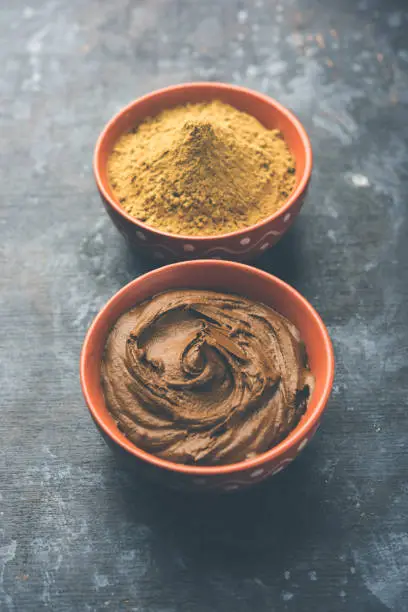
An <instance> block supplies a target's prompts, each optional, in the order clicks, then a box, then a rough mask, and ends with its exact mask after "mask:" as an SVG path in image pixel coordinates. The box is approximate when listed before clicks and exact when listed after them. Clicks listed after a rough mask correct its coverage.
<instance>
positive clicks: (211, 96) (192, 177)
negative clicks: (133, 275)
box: [93, 83, 312, 262]
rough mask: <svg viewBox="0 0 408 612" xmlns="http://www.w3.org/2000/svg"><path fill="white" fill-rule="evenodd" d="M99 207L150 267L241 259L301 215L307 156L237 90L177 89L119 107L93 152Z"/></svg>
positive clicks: (298, 127)
mask: <svg viewBox="0 0 408 612" xmlns="http://www.w3.org/2000/svg"><path fill="white" fill-rule="evenodd" d="M93 166H94V174H95V179H96V184H97V187H98V190H99V192H100V195H101V199H102V202H103V204H104V206H105V208H106V210H107V212H108V213H109V216H110V217H111V219H112V221H113V223H114V224H115V225H116V226H117V228H118V229H119V231H120V232H121V233H122V234H123V235H124V236H125V238H126V239H127V241H128V243H129V244H130V245H131V246H132V247H134V248H135V249H137V250H139V251H141V252H142V253H143V254H144V255H148V256H151V257H153V258H155V259H156V260H157V261H163V262H171V261H177V260H180V259H200V258H219V259H232V260H237V261H245V260H250V259H253V258H255V257H256V256H258V255H260V254H262V253H263V252H265V251H266V250H267V249H269V248H270V247H271V246H273V245H274V244H275V243H276V242H277V241H278V240H279V239H280V238H281V237H282V235H283V234H284V233H285V232H286V231H287V230H288V228H289V227H290V226H291V224H292V223H293V221H294V219H295V217H296V216H297V214H298V213H299V211H300V208H301V206H302V203H303V200H304V196H305V194H306V191H307V187H308V184H309V181H310V176H311V172H312V149H311V145H310V141H309V138H308V136H307V133H306V131H305V129H304V127H303V126H302V124H301V123H300V121H299V120H298V119H297V118H296V117H295V116H294V115H293V113H291V112H290V111H289V110H288V109H287V108H285V107H284V106H282V105H281V104H279V102H277V101H275V100H273V99H272V98H269V97H268V96H265V95H263V94H261V93H257V92H255V91H252V90H250V89H246V88H244V87H238V86H234V85H228V84H223V83H185V84H182V85H176V86H172V87H167V88H165V89H161V90H159V91H154V92H152V93H150V94H147V95H145V96H143V97H141V98H138V99H137V100H135V101H134V102H132V103H131V104H129V105H128V106H126V107H125V108H124V109H122V110H121V111H120V112H119V113H118V114H117V115H116V116H115V117H113V119H111V121H109V123H108V124H107V125H106V127H105V128H104V129H103V131H102V133H101V135H100V137H99V139H98V141H97V144H96V148H95V153H94V162H93Z"/></svg>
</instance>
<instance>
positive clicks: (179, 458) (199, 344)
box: [80, 260, 334, 491]
mask: <svg viewBox="0 0 408 612" xmlns="http://www.w3.org/2000/svg"><path fill="white" fill-rule="evenodd" d="M333 375H334V357H333V350H332V345H331V341H330V339H329V336H328V333H327V330H326V327H325V325H324V323H323V322H322V320H321V318H320V317H319V315H318V314H317V312H316V311H315V310H314V308H313V307H312V306H311V305H310V304H309V302H307V301H306V300H305V298H303V297H302V296H301V295H300V294H299V293H298V292H297V291H295V289H293V288H292V287H290V286H289V285H287V284H286V283H285V282H283V281H282V280H280V279H278V278H276V277H274V276H272V275H270V274H267V273H266V272H263V271H261V270H257V269H254V268H252V267H249V266H246V265H245V264H241V263H233V262H226V261H216V260H199V261H189V262H180V263H176V264H171V265H168V266H165V267H162V268H159V269H156V270H154V271H152V272H149V273H147V274H144V275H143V276H141V277H139V278H137V279H136V280H134V281H132V282H131V283H129V284H128V285H126V286H125V287H124V288H123V289H121V290H120V291H119V292H118V293H116V294H115V295H114V296H113V297H112V298H111V300H110V301H109V302H108V303H107V304H106V306H105V307H104V308H103V309H102V310H101V311H100V313H99V314H98V315H97V317H96V318H95V320H94V322H93V323H92V325H91V327H90V329H89V331H88V333H87V335H86V338H85V341H84V344H83V348H82V353H81V361H80V378H81V385H82V391H83V394H84V397H85V400H86V403H87V405H88V408H89V411H90V413H91V416H92V418H93V420H94V422H95V424H96V426H97V428H98V429H99V431H100V433H101V434H102V436H103V437H104V439H105V441H106V442H107V443H108V445H109V446H110V447H111V448H112V449H113V450H114V451H115V452H116V454H117V456H118V457H119V458H121V459H122V460H123V462H124V463H125V464H126V465H127V466H128V467H131V468H134V469H135V470H136V471H137V472H138V473H139V474H141V475H144V474H145V475H146V476H147V477H148V478H151V479H153V480H156V481H160V482H162V483H163V484H165V485H168V486H170V487H173V488H179V489H187V490H215V491H234V490H237V489H241V488H243V487H247V486H249V485H252V484H254V483H257V482H259V481H261V480H264V479H265V478H267V477H268V476H271V475H273V474H277V473H278V472H280V471H282V470H283V469H284V468H285V467H286V466H287V465H288V464H289V463H290V462H291V461H293V460H294V459H295V458H296V457H297V455H298V454H299V453H300V452H301V451H302V450H303V449H304V448H305V446H306V445H307V444H308V443H309V442H310V440H311V439H312V437H313V435H314V434H315V432H316V430H317V428H318V426H319V423H320V420H321V417H322V414H323V412H324V410H325V407H326V404H327V401H328V398H329V395H330V392H331V388H332V382H333Z"/></svg>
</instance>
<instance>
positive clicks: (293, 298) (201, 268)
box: [80, 260, 334, 491]
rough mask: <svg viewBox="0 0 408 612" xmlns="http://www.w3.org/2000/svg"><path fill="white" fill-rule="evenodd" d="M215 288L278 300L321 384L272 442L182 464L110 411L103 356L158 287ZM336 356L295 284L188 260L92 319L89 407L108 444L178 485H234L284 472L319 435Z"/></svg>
mask: <svg viewBox="0 0 408 612" xmlns="http://www.w3.org/2000/svg"><path fill="white" fill-rule="evenodd" d="M180 287H181V288H201V289H203V288H204V289H213V290H219V291H225V292H231V293H238V294H241V295H245V296H247V297H248V298H250V299H253V300H256V301H259V302H263V303H264V304H267V305H268V306H272V307H273V308H276V310H278V311H279V312H280V313H282V314H283V315H285V316H286V317H287V318H288V319H289V320H290V321H292V322H293V323H294V324H295V325H296V326H297V327H298V329H299V330H300V333H301V337H302V339H303V341H304V342H305V345H306V350H307V354H308V357H309V363H310V368H311V370H312V372H313V374H314V377H315V380H316V385H315V389H314V391H313V394H312V396H311V398H310V401H309V405H308V408H307V411H306V413H305V415H304V416H303V417H302V419H301V420H300V422H299V424H298V425H297V427H296V428H295V429H294V430H293V431H292V432H291V433H290V434H289V436H288V437H287V438H285V439H284V440H283V441H282V442H280V444H278V445H277V446H275V447H273V448H272V449H271V450H269V451H267V452H266V453H263V454H261V455H258V456H257V457H255V458H253V459H248V460H246V461H242V462H240V463H234V464H231V465H220V466H211V467H201V466H200V467H196V466H191V465H182V464H178V463H173V462H171V461H166V460H164V459H160V458H158V457H156V456H154V455H151V454H150V453H147V452H145V451H143V450H142V449H140V448H138V447H136V446H135V445H134V444H133V443H132V442H130V441H129V440H128V439H127V438H126V437H125V436H124V435H123V434H122V433H121V432H120V431H119V429H118V428H117V426H116V424H115V421H114V419H113V418H112V416H111V415H110V413H109V411H108V409H107V407H106V404H105V399H104V394H103V390H102V386H101V380H100V378H101V359H102V355H103V351H104V347H105V343H106V340H107V336H108V334H109V331H110V329H111V328H112V326H113V325H114V323H115V322H116V320H117V319H118V318H119V317H120V315H121V314H122V313H124V312H125V311H127V310H129V309H130V308H131V307H132V306H134V305H135V304H137V303H139V302H141V301H143V300H145V299H147V298H148V297H151V296H154V295H156V294H157V293H160V292H163V291H166V290H169V289H176V288H180ZM333 375H334V357H333V349H332V345H331V342H330V338H329V335H328V333H327V330H326V327H325V326H324V324H323V322H322V320H321V318H320V317H319V315H318V314H317V313H316V311H315V310H314V308H313V307H312V306H311V305H310V304H309V302H307V301H306V300H305V298H303V297H302V296H301V295H300V294H299V293H298V292H297V291H295V289H293V288H292V287H290V286H289V285H287V284H286V283H284V282H283V281H282V280H279V279H278V278H276V277H275V276H271V275H270V274H267V273H266V272H262V271H260V270H256V269H254V268H252V267H249V266H246V265H244V264H239V263H233V262H227V261H214V260H202V261H189V262H182V263H177V264H172V265H169V266H165V267H163V268H159V269H157V270H154V271H153V272H149V273H147V274H144V275H143V276H140V277H139V278H137V279H136V280H134V281H132V282H131V283H129V284H128V285H126V286H125V287H123V289H121V290H120V291H119V292H118V293H116V295H114V296H113V298H111V300H110V301H109V302H108V303H107V304H106V306H105V307H104V308H103V309H102V310H101V311H100V313H99V314H98V315H97V317H96V318H95V320H94V322H93V323H92V325H91V327H90V329H89V331H88V333H87V335H86V338H85V341H84V345H83V348H82V353H81V365H80V376H81V384H82V391H83V394H84V396H85V400H86V403H87V405H88V408H89V411H90V413H91V415H92V418H93V420H94V421H95V423H96V425H97V427H98V428H99V430H100V432H101V433H102V435H103V437H104V438H105V440H106V441H107V442H108V444H109V445H110V446H111V447H112V448H113V450H115V451H116V452H117V454H118V455H119V456H120V457H121V458H122V459H123V460H124V461H125V462H126V463H127V464H128V466H130V467H133V468H136V469H137V470H139V471H140V472H142V473H145V474H146V475H147V476H148V477H151V478H152V479H155V480H159V481H161V482H162V483H163V484H165V485H169V486H171V487H174V488H180V489H189V490H193V489H196V490H220V491H234V490H236V489H240V488H242V487H247V486H248V485H252V484H254V483H256V482H259V481H261V480H263V479H264V478H267V477H268V476H271V475H272V474H277V473H278V472H280V471H281V470H283V468H284V467H286V466H287V465H288V464H289V463H290V462H291V461H293V459H294V458H295V457H296V456H297V455H298V454H299V453H300V452H301V450H302V449H303V448H304V447H305V446H306V444H307V443H308V442H309V441H310V440H311V438H312V437H313V435H314V433H315V431H316V429H317V428H318V426H319V423H320V419H321V417H322V414H323V411H324V409H325V407H326V404H327V400H328V399H329V395H330V391H331V388H332V383H333Z"/></svg>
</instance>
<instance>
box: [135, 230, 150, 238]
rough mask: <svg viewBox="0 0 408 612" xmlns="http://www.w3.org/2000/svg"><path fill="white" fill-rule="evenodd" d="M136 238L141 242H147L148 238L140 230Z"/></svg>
mask: <svg viewBox="0 0 408 612" xmlns="http://www.w3.org/2000/svg"><path fill="white" fill-rule="evenodd" d="M136 237H137V238H139V240H147V238H146V236H145V235H144V233H143V232H141V231H139V230H138V231H137V232H136Z"/></svg>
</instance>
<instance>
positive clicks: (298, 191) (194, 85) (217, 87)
mask: <svg viewBox="0 0 408 612" xmlns="http://www.w3.org/2000/svg"><path fill="white" fill-rule="evenodd" d="M204 88H205V89H213V90H214V91H215V92H217V91H227V90H233V91H236V92H238V93H239V94H241V95H244V96H248V97H252V98H254V99H255V100H257V101H258V102H266V103H267V104H269V105H270V106H272V107H273V108H274V110H275V111H278V113H280V114H282V115H284V116H285V117H286V118H287V119H288V120H289V121H290V122H291V123H292V125H293V126H294V127H295V129H296V131H297V132H298V134H299V137H300V140H301V142H302V145H303V150H304V154H305V168H304V171H303V174H302V176H301V179H300V181H299V184H298V185H297V187H296V188H295V189H294V190H293V191H292V193H291V194H290V196H289V198H288V199H287V200H286V202H285V204H284V205H283V206H282V207H281V208H279V209H278V210H277V211H275V212H274V213H273V214H272V215H269V216H268V217H266V218H265V219H261V221H258V222H257V223H255V224H253V225H249V226H248V227H244V228H242V229H239V230H235V231H233V232H228V233H225V234H214V235H210V236H189V235H185V234H172V233H170V232H165V231H163V230H160V229H158V228H155V227H153V226H152V225H148V224H147V223H144V222H143V221H139V220H138V219H136V218H135V217H133V216H132V215H130V214H129V213H127V212H126V211H125V210H124V209H123V208H122V206H120V204H119V202H118V201H116V199H115V198H113V197H111V195H110V194H109V193H108V191H107V190H106V189H105V187H104V186H103V182H102V175H104V172H103V170H102V163H101V151H102V146H103V143H104V141H105V139H106V137H107V135H108V132H109V131H110V129H111V128H112V126H113V125H114V124H115V123H116V122H117V121H118V120H119V119H120V118H121V117H123V115H125V114H127V113H129V112H131V111H132V110H133V109H134V108H135V107H137V106H139V105H140V104H142V103H144V102H146V101H149V100H153V99H157V98H160V97H162V96H165V95H166V94H167V93H169V92H172V91H180V90H183V89H185V90H200V89H204ZM214 99H216V98H214ZM146 116H147V115H146ZM295 161H296V159H295ZM92 165H93V172H94V177H95V181H96V184H97V187H98V189H99V191H100V193H101V194H102V196H103V198H104V199H105V201H106V202H107V203H108V204H109V205H110V206H111V207H112V208H113V209H114V210H115V211H116V212H117V213H118V214H119V215H120V216H122V217H123V218H124V219H126V220H127V221H129V222H130V223H132V224H133V225H135V226H136V227H137V228H140V229H143V230H145V231H147V232H151V233H153V234H156V235H157V236H160V237H162V238H168V239H173V240H174V239H177V240H182V241H184V242H185V241H188V242H192V243H196V244H197V243H198V242H201V243H202V242H203V241H204V242H209V241H213V240H220V239H228V238H240V237H243V236H246V235H248V232H253V231H255V230H257V229H259V228H262V227H264V226H266V225H268V224H269V223H271V222H272V221H274V220H275V219H277V218H279V217H281V216H282V215H285V214H287V213H288V212H289V210H290V209H291V208H292V206H293V205H294V204H295V203H296V202H297V201H298V199H299V198H300V197H301V196H302V195H303V193H304V192H305V190H306V188H307V185H308V183H309V180H310V177H311V174H312V166H313V153H312V145H311V143H310V139H309V136H308V135H307V132H306V130H305V128H304V127H303V125H302V123H301V122H300V120H299V119H298V118H297V117H296V115H295V114H294V113H293V112H292V111H290V110H289V109H288V108H286V107H285V106H283V104H281V103H280V102H278V101H277V100H275V99H274V98H271V97H269V96H267V95H265V94H262V93H260V92H257V91H255V90H253V89H249V88H248V87H242V86H240V85H231V84H229V83H221V82H212V81H199V82H186V83H180V84H178V85H170V86H168V87H163V88H161V89H156V90H154V91H152V92H150V93H147V94H145V95H143V96H140V97H138V98H136V99H135V100H133V101H132V102H130V103H129V104H128V105H127V106H124V107H123V108H122V109H121V110H120V111H119V112H117V113H116V114H115V115H114V116H113V117H112V118H111V119H110V120H109V121H108V123H106V124H105V127H104V128H103V130H102V132H101V133H100V135H99V137H98V140H97V141H96V145H95V149H94V155H93V163H92Z"/></svg>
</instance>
